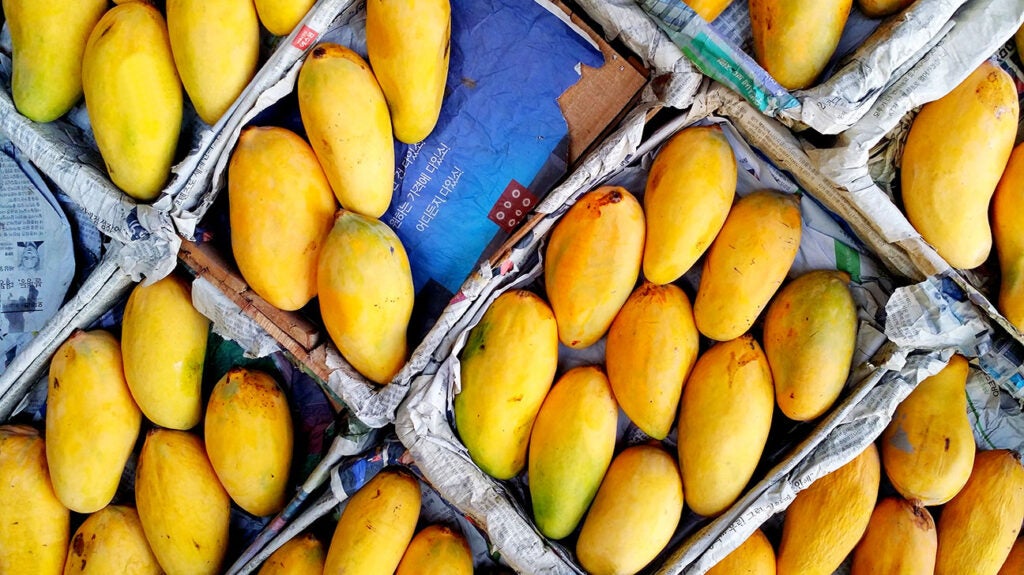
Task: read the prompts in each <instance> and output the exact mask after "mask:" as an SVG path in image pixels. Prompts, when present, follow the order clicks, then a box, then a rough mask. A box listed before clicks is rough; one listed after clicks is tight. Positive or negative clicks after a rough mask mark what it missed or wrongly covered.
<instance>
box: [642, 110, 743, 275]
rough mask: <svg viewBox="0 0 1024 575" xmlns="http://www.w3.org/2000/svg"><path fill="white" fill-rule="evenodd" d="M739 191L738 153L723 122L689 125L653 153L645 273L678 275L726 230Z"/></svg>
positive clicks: (646, 201) (646, 200) (646, 198)
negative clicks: (726, 136)
mask: <svg viewBox="0 0 1024 575" xmlns="http://www.w3.org/2000/svg"><path fill="white" fill-rule="evenodd" d="M735 196H736V156H735V155H734V154H733V151H732V147H731V146H730V145H729V141H728V140H726V138H725V134H723V133H722V128H721V127H719V126H699V127H692V128H686V129H684V130H682V131H681V132H679V133H678V134H676V135H675V136H673V137H672V139H671V140H669V141H668V143H667V144H665V146H664V147H662V149H661V151H659V152H658V155H657V156H656V157H655V158H654V163H653V164H652V165H651V171H650V173H649V174H648V175H647V189H646V191H645V192H644V214H645V216H646V219H647V241H646V243H645V244H644V261H643V268H644V277H646V278H647V279H648V280H649V281H651V282H653V283H656V284H666V283H669V282H673V281H675V280H677V279H679V277H680V276H682V275H683V274H684V273H686V270H688V269H690V267H692V266H693V264H694V263H696V262H697V260H698V259H699V258H700V256H702V255H703V254H704V252H705V250H707V249H708V246H710V245H711V242H712V241H713V240H714V239H715V236H716V235H718V231H719V230H721V229H722V225H723V224H724V223H725V218H726V216H728V215H729V208H731V207H732V201H733V198H734V197H735Z"/></svg>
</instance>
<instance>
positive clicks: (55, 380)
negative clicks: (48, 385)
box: [53, 377, 60, 389]
mask: <svg viewBox="0 0 1024 575" xmlns="http://www.w3.org/2000/svg"><path fill="white" fill-rule="evenodd" d="M53 388H54V389H58V388H60V380H59V379H57V378H56V377H55V378H53Z"/></svg>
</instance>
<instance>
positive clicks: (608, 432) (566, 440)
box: [528, 365, 619, 539]
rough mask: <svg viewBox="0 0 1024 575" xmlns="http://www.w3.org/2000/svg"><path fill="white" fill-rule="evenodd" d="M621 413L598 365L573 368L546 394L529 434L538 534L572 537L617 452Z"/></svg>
mask: <svg viewBox="0 0 1024 575" xmlns="http://www.w3.org/2000/svg"><path fill="white" fill-rule="evenodd" d="M618 422H619V409H618V406H617V405H616V404H615V397H614V396H613V395H612V388H611V385H609V383H608V378H607V377H605V374H604V372H603V371H602V370H601V368H600V367H598V366H593V365H591V366H581V367H577V368H573V369H571V370H569V371H567V372H566V373H565V375H563V376H562V377H561V378H559V380H558V383H556V384H555V386H554V387H553V388H552V389H551V391H550V392H548V396H547V398H545V399H544V404H543V405H541V408H540V412H539V413H538V414H537V419H536V421H535V422H534V424H533V433H532V434H531V435H530V450H529V465H528V472H529V476H530V501H531V502H532V504H533V516H534V521H535V522H536V524H537V528H538V529H540V532H541V533H543V534H544V535H546V536H547V537H550V538H551V539H562V538H563V537H566V536H568V535H569V534H570V533H572V532H573V531H574V530H575V529H576V526H577V525H578V524H579V522H580V520H582V519H583V514H584V513H586V512H587V507H590V503H591V501H593V499H594V496H595V495H596V494H597V488H598V487H600V485H601V479H603V478H604V474H605V471H607V470H608V466H609V465H610V464H611V462H612V455H613V454H614V453H615V432H616V431H617V428H618Z"/></svg>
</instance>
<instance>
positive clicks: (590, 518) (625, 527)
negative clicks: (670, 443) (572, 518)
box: [576, 445, 683, 575]
mask: <svg viewBox="0 0 1024 575" xmlns="http://www.w3.org/2000/svg"><path fill="white" fill-rule="evenodd" d="M682 512H683V484H682V482H681V481H680V479H679V468H678V467H677V466H676V462H675V461H674V460H673V459H672V456H671V455H669V454H668V452H667V451H665V450H664V449H661V448H660V447H655V446H652V445H638V446H636V447H630V448H628V449H626V450H625V451H623V452H622V453H620V454H619V455H618V456H616V457H615V460H614V461H612V464H611V467H609V468H608V473H607V474H606V475H605V478H604V481H602V482H601V488H600V489H599V490H598V492H597V497H595V498H594V504H593V505H592V506H591V508H590V511H589V512H588V513H587V518H586V519H585V520H584V521H583V528H582V529H581V530H580V537H579V539H578V540H577V542H576V556H577V557H578V558H579V561H580V565H582V566H583V568H584V569H585V570H586V571H587V573H590V574H591V575H625V574H632V573H636V572H638V571H640V569H643V567H644V566H645V565H647V564H648V563H650V562H651V560H652V559H654V557H655V556H657V554H658V553H660V552H661V550H662V549H664V548H665V546H666V545H668V542H669V539H671V537H672V535H673V534H674V533H675V530H676V526H678V525H679V517H680V516H681V515H682Z"/></svg>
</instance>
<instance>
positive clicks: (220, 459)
mask: <svg viewBox="0 0 1024 575" xmlns="http://www.w3.org/2000/svg"><path fill="white" fill-rule="evenodd" d="M203 432H204V434H205V439H206V454H207V456H208V457H209V458H210V464H211V465H213V470H214V471H215V472H216V473H217V478H218V479H220V483H221V485H223V486H224V489H225V491H227V492H228V495H230V496H231V499H232V500H233V501H234V502H235V503H237V504H238V506H239V507H241V508H242V509H244V510H245V511H247V512H249V513H251V514H253V515H256V516H258V517H263V516H266V515H270V514H271V513H276V512H278V511H280V510H281V509H282V508H283V507H284V504H285V498H286V496H287V495H288V494H287V488H288V470H289V468H290V467H291V464H292V415H291V412H290V411H289V409H288V398H287V397H285V395H284V392H283V391H281V388H280V387H278V385H277V382H276V381H274V378H273V377H271V376H269V375H267V374H266V373H263V372H261V371H256V370H248V369H244V368H241V367H235V368H232V369H230V370H228V372H227V373H226V374H224V377H222V378H220V381H218V382H217V385H215V386H214V387H213V392H212V393H211V395H210V402H209V403H208V404H207V406H206V421H205V423H204V424H203Z"/></svg>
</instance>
